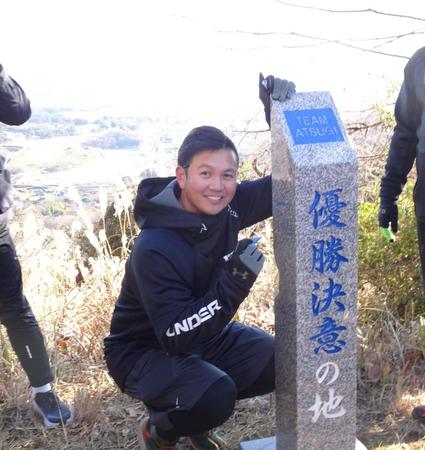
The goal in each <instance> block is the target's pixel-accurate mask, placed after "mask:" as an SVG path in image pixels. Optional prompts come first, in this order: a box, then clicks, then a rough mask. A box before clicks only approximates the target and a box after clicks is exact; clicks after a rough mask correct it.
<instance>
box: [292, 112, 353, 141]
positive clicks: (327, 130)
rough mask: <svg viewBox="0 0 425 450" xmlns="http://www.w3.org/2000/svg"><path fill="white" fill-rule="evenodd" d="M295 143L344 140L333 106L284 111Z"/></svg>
mask: <svg viewBox="0 0 425 450" xmlns="http://www.w3.org/2000/svg"><path fill="white" fill-rule="evenodd" d="M283 114H284V116H285V119H286V123H287V124H288V127H289V130H290V131H291V135H292V139H293V140H294V144H295V145H302V144H323V143H325V142H337V141H343V140H344V137H343V135H342V132H341V128H340V127H339V125H338V122H337V120H336V117H335V114H334V112H333V110H332V109H331V108H321V109H300V110H296V111H284V112H283Z"/></svg>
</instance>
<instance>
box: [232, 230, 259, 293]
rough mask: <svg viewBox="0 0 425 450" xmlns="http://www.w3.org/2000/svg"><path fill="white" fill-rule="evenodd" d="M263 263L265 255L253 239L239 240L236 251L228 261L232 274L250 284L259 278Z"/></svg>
mask: <svg viewBox="0 0 425 450" xmlns="http://www.w3.org/2000/svg"><path fill="white" fill-rule="evenodd" d="M263 264H264V256H263V254H262V253H261V252H260V250H258V248H257V245H256V244H254V243H253V242H252V241H251V239H242V240H241V241H239V242H238V245H237V246H236V249H235V251H234V252H233V254H232V256H231V257H230V259H229V260H228V261H227V266H228V268H229V271H230V274H231V275H232V276H233V277H235V278H236V279H238V280H241V281H245V282H246V283H248V284H249V285H250V286H251V285H252V284H253V283H254V281H255V280H256V279H257V276H258V274H259V273H260V271H261V269H262V268H263Z"/></svg>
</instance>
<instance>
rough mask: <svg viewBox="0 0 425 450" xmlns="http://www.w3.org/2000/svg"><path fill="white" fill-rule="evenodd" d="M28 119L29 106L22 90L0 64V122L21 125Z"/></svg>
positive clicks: (29, 115)
mask: <svg viewBox="0 0 425 450" xmlns="http://www.w3.org/2000/svg"><path fill="white" fill-rule="evenodd" d="M30 117H31V106H30V102H29V100H28V98H27V96H26V95H25V92H24V90H23V89H22V88H21V86H19V84H18V83H17V82H16V81H15V80H14V79H13V78H11V77H9V76H8V75H7V74H6V73H5V71H4V69H3V67H2V65H1V64H0V122H3V123H5V124H6V125H21V124H23V123H24V122H26V121H27V120H28V119H29V118H30Z"/></svg>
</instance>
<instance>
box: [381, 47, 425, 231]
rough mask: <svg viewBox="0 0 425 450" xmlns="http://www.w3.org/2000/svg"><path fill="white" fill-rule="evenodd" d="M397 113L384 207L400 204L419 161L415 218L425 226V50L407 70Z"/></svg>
mask: <svg viewBox="0 0 425 450" xmlns="http://www.w3.org/2000/svg"><path fill="white" fill-rule="evenodd" d="M394 112H395V118H396V126H395V128H394V134H393V137H392V140H391V145H390V150H389V153H388V159H387V164H386V166H385V175H384V177H383V178H382V181H381V191H380V196H381V204H382V205H384V206H388V205H391V204H393V203H394V202H395V201H397V199H398V196H399V195H400V193H401V191H402V189H403V186H404V185H405V183H406V180H407V175H408V173H409V172H410V170H411V169H412V166H413V163H414V162H415V159H416V169H417V182H416V186H415V191H414V200H415V208H416V216H417V217H418V219H419V220H421V221H422V222H425V47H423V48H421V49H420V50H418V51H417V52H416V53H415V54H414V55H413V56H412V58H410V60H409V62H408V63H407V65H406V68H405V69H404V81H403V84H402V86H401V89H400V93H399V95H398V98H397V102H396V105H395V111H394Z"/></svg>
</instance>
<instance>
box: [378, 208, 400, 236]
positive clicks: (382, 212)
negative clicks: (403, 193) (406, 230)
mask: <svg viewBox="0 0 425 450" xmlns="http://www.w3.org/2000/svg"><path fill="white" fill-rule="evenodd" d="M378 222H379V229H380V232H381V234H382V236H384V238H385V239H387V240H388V241H394V235H393V234H392V233H391V232H390V231H389V229H388V228H389V227H390V224H391V231H392V232H393V233H397V231H398V208H397V203H395V202H394V203H388V204H385V205H383V204H381V206H380V208H379V212H378Z"/></svg>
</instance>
